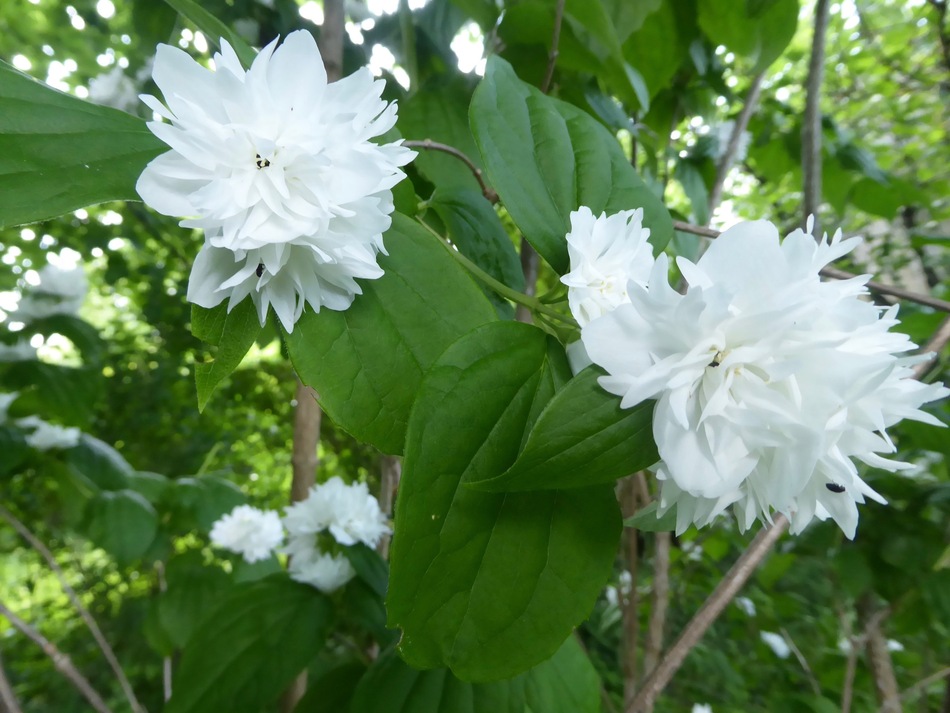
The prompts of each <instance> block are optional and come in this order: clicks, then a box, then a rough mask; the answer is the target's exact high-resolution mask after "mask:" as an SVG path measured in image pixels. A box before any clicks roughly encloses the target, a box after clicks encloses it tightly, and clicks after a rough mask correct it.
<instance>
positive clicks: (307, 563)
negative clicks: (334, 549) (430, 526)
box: [284, 477, 390, 592]
mask: <svg viewBox="0 0 950 713" xmlns="http://www.w3.org/2000/svg"><path fill="white" fill-rule="evenodd" d="M284 527H286V528H287V532H288V533H289V535H290V538H289V540H288V542H287V546H286V547H285V548H284V551H285V552H286V553H287V554H288V555H290V576H291V578H293V579H295V580H297V581H298V582H304V583H306V584H310V585H313V586H314V587H316V588H317V589H319V590H321V591H324V592H331V591H333V590H334V589H338V588H339V587H341V586H343V585H344V584H346V583H347V582H348V581H349V580H350V579H352V578H353V577H354V576H355V575H356V572H355V570H354V569H353V566H352V565H351V564H350V562H349V560H348V559H347V558H346V557H345V556H344V555H342V554H339V553H337V554H332V553H330V552H327V551H325V548H324V547H323V546H321V544H320V536H321V535H322V533H324V532H328V533H329V534H330V535H331V536H332V539H333V540H335V541H336V543H338V544H340V545H344V546H351V545H355V544H358V543H362V544H364V545H367V546H368V547H375V546H376V545H377V544H378V543H379V540H380V539H381V538H382V537H383V535H385V534H387V533H388V532H389V531H390V530H389V527H388V526H387V524H386V516H385V515H384V514H383V512H382V511H381V510H380V509H379V503H378V502H377V501H376V498H374V497H373V496H372V495H370V492H369V488H367V487H366V484H365V483H353V484H351V485H347V484H346V483H344V482H343V480H342V479H340V478H339V477H333V478H330V480H328V481H327V482H325V483H322V484H320V485H315V486H314V487H313V488H311V490H310V494H309V495H308V496H307V499H306V500H302V501H301V502H299V503H294V504H293V505H291V506H290V507H289V508H287V511H286V515H285V516H284Z"/></svg>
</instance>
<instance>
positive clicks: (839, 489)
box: [825, 483, 845, 493]
mask: <svg viewBox="0 0 950 713" xmlns="http://www.w3.org/2000/svg"><path fill="white" fill-rule="evenodd" d="M825 487H826V488H828V490H830V491H831V492H833V493H843V492H844V490H845V487H844V486H843V485H841V484H840V483H825Z"/></svg>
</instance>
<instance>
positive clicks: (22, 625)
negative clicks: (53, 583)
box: [0, 602, 112, 713]
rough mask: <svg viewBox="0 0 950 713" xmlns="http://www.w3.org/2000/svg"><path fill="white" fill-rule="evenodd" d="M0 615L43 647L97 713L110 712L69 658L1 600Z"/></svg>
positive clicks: (57, 667)
mask: <svg viewBox="0 0 950 713" xmlns="http://www.w3.org/2000/svg"><path fill="white" fill-rule="evenodd" d="M0 616H4V617H6V618H7V620H8V621H9V622H10V623H11V624H12V625H13V628H14V629H16V630H17V631H19V632H20V633H21V634H23V635H24V636H26V638H28V639H29V640H30V641H32V642H33V643H34V644H36V645H37V646H39V647H40V648H41V649H43V653H45V654H46V655H47V656H49V657H50V659H51V660H52V662H53V665H54V666H56V670H57V671H59V672H60V673H61V674H63V675H64V676H65V677H66V678H68V679H69V681H70V683H72V684H73V685H74V686H75V687H76V689H77V690H78V691H79V692H80V693H81V694H82V695H83V698H85V699H86V700H87V701H89V705H91V706H92V707H93V708H94V709H95V710H96V711H98V713H112V710H111V709H110V708H109V706H107V705H106V703H105V701H104V700H102V696H100V695H99V694H98V693H97V692H96V689H94V688H93V687H92V684H91V683H89V680H88V679H87V678H86V677H85V676H83V675H82V674H81V673H79V671H77V670H76V667H75V666H74V665H73V662H72V661H71V660H70V658H69V657H68V656H67V655H66V654H64V653H63V652H62V651H60V650H59V649H58V648H56V646H55V645H54V644H53V643H52V642H51V641H50V640H49V639H47V638H46V637H45V636H43V635H42V634H41V633H40V632H38V631H37V630H36V629H34V628H33V627H32V626H30V625H29V624H27V623H26V622H25V621H23V620H22V619H21V618H20V617H18V616H17V615H16V614H14V613H13V612H12V611H10V610H9V609H8V608H7V607H6V605H5V604H4V603H3V602H0Z"/></svg>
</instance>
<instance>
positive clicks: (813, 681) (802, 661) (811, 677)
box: [779, 626, 821, 697]
mask: <svg viewBox="0 0 950 713" xmlns="http://www.w3.org/2000/svg"><path fill="white" fill-rule="evenodd" d="M779 631H780V632H781V634H782V638H783V639H785V643H786V644H788V648H790V649H791V650H792V653H793V654H795V658H796V659H797V660H798V663H799V665H800V666H801V667H802V670H803V671H804V672H805V676H807V678H808V683H809V684H810V685H811V690H812V691H814V693H815V695H816V696H819V697H820V696H821V686H819V685H818V679H817V678H815V673H814V671H812V670H811V666H809V665H808V659H806V658H805V655H804V654H803V653H802V650H801V649H800V648H798V646H796V645H795V640H794V639H793V638H792V635H791V634H789V633H788V631H787V630H786V629H785V627H784V626H783V627H782V628H781V629H779Z"/></svg>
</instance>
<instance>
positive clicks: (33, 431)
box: [16, 416, 82, 451]
mask: <svg viewBox="0 0 950 713" xmlns="http://www.w3.org/2000/svg"><path fill="white" fill-rule="evenodd" d="M16 425H17V426H19V427H20V428H25V429H27V430H28V431H29V433H27V434H26V442H27V445H29V446H30V447H32V448H35V449H36V450H38V451H51V450H64V449H66V448H73V447H74V446H77V445H79V437H80V436H81V435H82V434H81V432H80V430H79V429H78V428H73V427H65V426H57V425H56V424H54V423H47V422H46V421H44V420H43V419H41V418H40V417H39V416H27V417H26V418H21V419H18V420H17V421H16Z"/></svg>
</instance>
